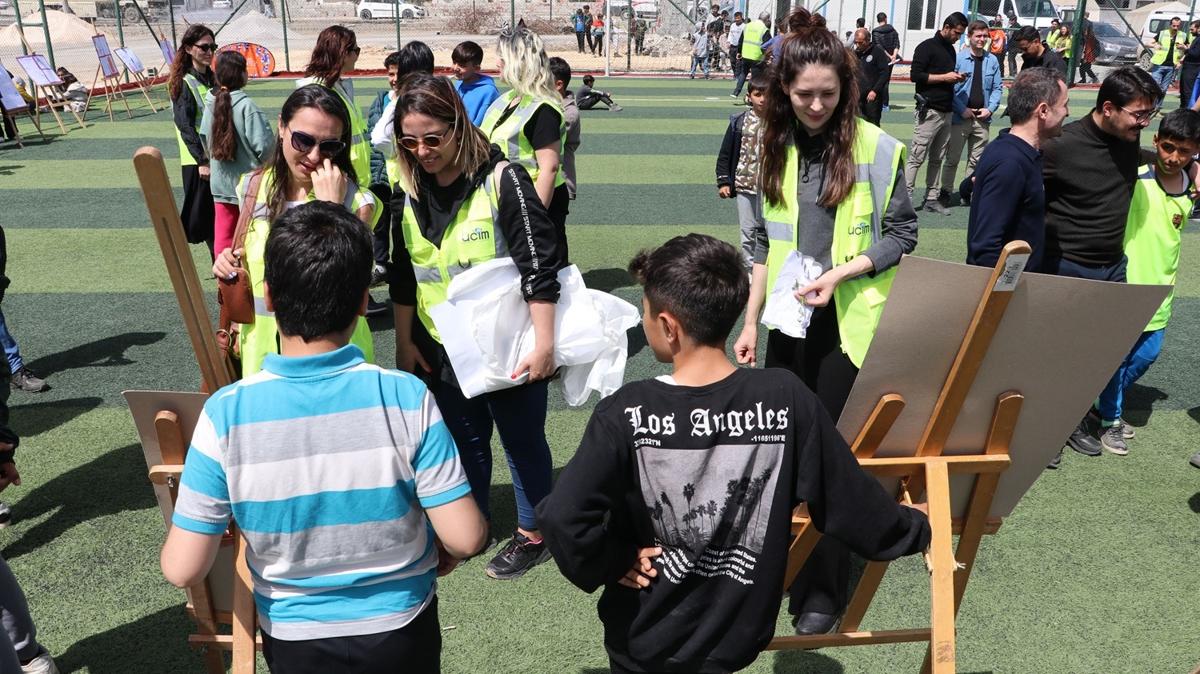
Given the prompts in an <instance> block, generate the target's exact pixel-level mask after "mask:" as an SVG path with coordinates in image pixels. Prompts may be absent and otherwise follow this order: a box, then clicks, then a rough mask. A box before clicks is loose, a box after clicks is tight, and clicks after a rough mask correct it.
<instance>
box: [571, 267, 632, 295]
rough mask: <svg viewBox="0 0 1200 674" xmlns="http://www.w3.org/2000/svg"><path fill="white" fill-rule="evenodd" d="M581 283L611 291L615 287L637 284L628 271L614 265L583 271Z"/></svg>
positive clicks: (607, 291)
mask: <svg viewBox="0 0 1200 674" xmlns="http://www.w3.org/2000/svg"><path fill="white" fill-rule="evenodd" d="M583 283H584V285H586V286H587V287H588V288H590V289H592V290H603V291H604V292H606V293H611V292H612V291H614V290H616V289H617V288H627V287H629V286H634V285H637V282H636V281H634V280H633V277H632V276H630V275H629V272H628V271H626V270H624V269H617V268H615V267H613V268H609V269H591V270H588V271H585V272H584V273H583Z"/></svg>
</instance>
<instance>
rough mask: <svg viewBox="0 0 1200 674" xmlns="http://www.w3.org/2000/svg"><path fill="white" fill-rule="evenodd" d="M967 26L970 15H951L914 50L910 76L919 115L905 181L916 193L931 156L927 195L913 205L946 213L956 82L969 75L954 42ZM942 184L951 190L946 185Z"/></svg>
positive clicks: (927, 177) (915, 125)
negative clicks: (945, 173)
mask: <svg viewBox="0 0 1200 674" xmlns="http://www.w3.org/2000/svg"><path fill="white" fill-rule="evenodd" d="M966 29H967V17H966V16H963V13H962V12H954V13H953V14H951V15H950V16H947V17H946V20H945V21H943V22H942V28H941V30H939V31H938V32H937V33H935V34H934V35H933V37H931V38H929V39H928V40H925V41H924V42H922V43H921V44H919V45H917V48H916V50H914V51H913V59H912V72H911V73H909V76H908V77H909V79H911V80H912V81H913V82H915V83H916V85H917V93H916V101H917V114H916V123H915V124H914V126H913V137H912V145H911V147H910V152H909V155H908V163H907V164H905V166H904V180H905V182H906V183H908V191H909V193H910V194H911V193H913V192H914V191H915V190H916V188H917V171H918V170H920V168H921V164H924V163H925V159H926V157H928V159H929V167H928V170H927V171H926V174H925V198H924V200H923V201H914V202H913V205H914V206H916V205H917V204H919V203H923V204H924V206H925V209H926V210H929V211H933V212H935V213H941V214H942V215H949V214H950V211H949V210H947V209H946V207H945V205H943V204H942V203H940V202H939V201H938V200H937V196H938V193H939V189H938V183H939V182H940V180H941V172H942V160H943V159H944V158H945V156H946V144H947V142H948V141H949V140H950V117H951V109H952V108H953V101H954V85H955V84H957V83H959V82H962V81H963V80H965V79H967V76H966V74H964V73H960V72H957V71H955V66H956V64H957V58H958V57H957V54H956V52H955V50H954V45H955V44H957V43H958V39H959V38H960V37H962V34H963V31H965V30H966ZM942 187H943V188H946V189H949V187H948V186H945V185H943V186H942ZM919 208H920V207H918V209H919Z"/></svg>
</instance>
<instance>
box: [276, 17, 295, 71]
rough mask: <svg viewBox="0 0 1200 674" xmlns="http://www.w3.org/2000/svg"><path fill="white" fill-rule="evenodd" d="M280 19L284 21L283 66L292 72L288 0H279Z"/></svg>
mask: <svg viewBox="0 0 1200 674" xmlns="http://www.w3.org/2000/svg"><path fill="white" fill-rule="evenodd" d="M279 21H280V22H281V23H283V67H284V69H285V70H287V71H289V72H290V71H291V69H292V52H291V51H289V50H288V39H287V0H279Z"/></svg>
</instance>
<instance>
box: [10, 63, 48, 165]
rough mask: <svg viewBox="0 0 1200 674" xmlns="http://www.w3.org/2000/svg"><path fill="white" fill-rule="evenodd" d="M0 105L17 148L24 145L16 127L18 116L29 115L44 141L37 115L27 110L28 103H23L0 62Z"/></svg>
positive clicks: (22, 98) (23, 99)
mask: <svg viewBox="0 0 1200 674" xmlns="http://www.w3.org/2000/svg"><path fill="white" fill-rule="evenodd" d="M0 103H2V104H3V106H4V120H5V121H8V122H10V123H11V124H12V130H13V133H14V134H15V137H14V140H16V141H17V147H20V148H24V147H25V143H24V142H23V141H22V139H21V129H20V127H18V126H17V116H18V115H29V119H30V120H32V121H33V126H34V128H36V129H37V132H38V133H39V134H40V135H41V136H42V140H45V139H46V134H45V133H42V125H41V123H40V122H39V121H38V118H37V115H35V114H34V111H33V110H31V109H30V108H29V103H28V102H26V101H25V97H24V96H22V95H21V92H20V91H17V85H16V84H14V83H13V81H12V78H11V77H9V76H8V70H6V69H5V68H4V63H2V62H0Z"/></svg>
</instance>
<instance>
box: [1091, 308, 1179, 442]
mask: <svg viewBox="0 0 1200 674" xmlns="http://www.w3.org/2000/svg"><path fill="white" fill-rule="evenodd" d="M1164 332H1166V329H1165V328H1159V329H1158V330H1151V331H1150V332H1143V333H1142V336H1141V337H1138V340H1137V342H1136V343H1135V344H1134V345H1133V350H1132V351H1130V352H1129V355H1128V356H1125V362H1123V363H1121V367H1120V368H1118V369H1117V374H1116V376H1114V377H1113V378H1112V380H1110V381H1109V382H1108V386H1105V387H1104V390H1103V391H1101V392H1100V398H1099V399H1098V400H1097V401H1096V412H1097V413H1098V414H1099V415H1100V419H1102V420H1103V421H1104V423H1105V425H1108V426H1111V425H1112V424H1113V423H1115V422H1116V421H1117V420H1118V419H1120V418H1121V414H1122V413H1123V412H1124V411H1125V391H1127V390H1129V387H1130V385H1132V384H1133V382H1135V381H1137V380H1138V379H1140V378H1141V377H1142V375H1144V374H1146V370H1149V369H1150V366H1151V365H1153V364H1154V361H1155V360H1157V359H1158V354H1159V352H1161V351H1162V343H1163V333H1164Z"/></svg>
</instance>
